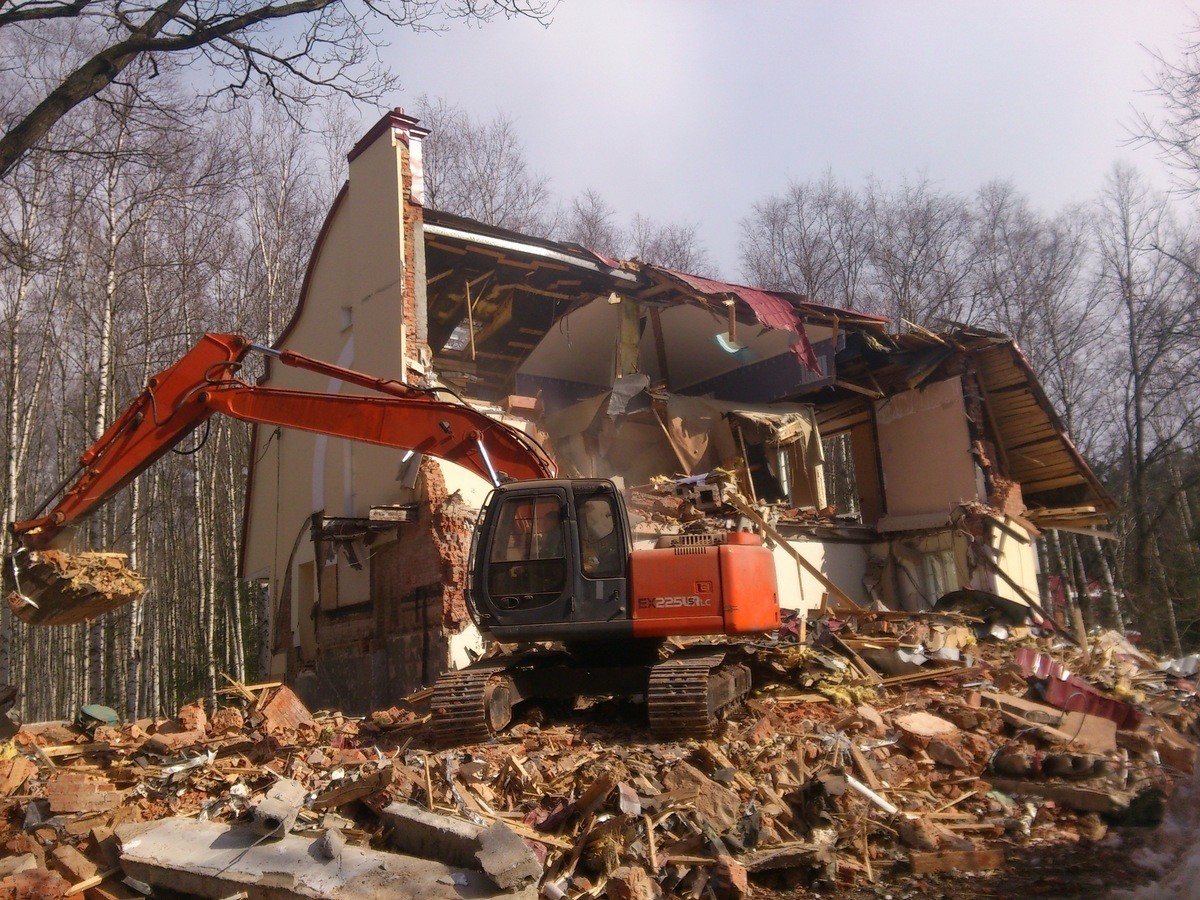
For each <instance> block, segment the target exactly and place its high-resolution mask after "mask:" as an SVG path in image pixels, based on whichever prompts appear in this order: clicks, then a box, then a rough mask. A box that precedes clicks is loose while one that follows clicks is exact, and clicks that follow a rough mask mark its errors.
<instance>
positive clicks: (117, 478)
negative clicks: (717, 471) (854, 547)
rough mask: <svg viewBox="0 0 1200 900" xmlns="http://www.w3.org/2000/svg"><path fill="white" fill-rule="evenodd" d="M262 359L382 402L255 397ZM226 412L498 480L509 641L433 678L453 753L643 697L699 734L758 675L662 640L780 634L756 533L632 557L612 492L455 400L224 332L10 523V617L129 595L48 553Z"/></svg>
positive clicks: (478, 610)
mask: <svg viewBox="0 0 1200 900" xmlns="http://www.w3.org/2000/svg"><path fill="white" fill-rule="evenodd" d="M252 352H261V353H265V354H268V355H269V356H271V357H274V358H275V359H276V360H278V361H279V362H280V363H282V364H284V365H288V366H293V367H296V368H300V369H305V370H308V371H311V372H315V373H318V374H320V375H324V376H327V377H330V378H335V379H338V380H340V381H342V382H345V383H347V384H351V385H355V386H357V387H361V388H366V389H368V390H371V391H374V392H375V393H376V394H379V395H382V396H375V395H353V394H342V393H327V392H316V391H294V390H285V389H280V388H272V387H265V386H259V385H253V384H250V383H248V382H246V381H245V380H243V379H242V378H240V377H239V372H240V370H241V367H242V364H243V361H244V359H245V358H246V356H247V355H248V354H250V353H252ZM443 395H446V396H450V397H451V399H449V400H446V399H440V397H441V396H443ZM216 413H221V414H224V415H228V416H232V417H234V418H237V419H242V420H244V421H247V422H253V423H259V424H268V425H277V426H282V427H289V428H296V429H301V430H304V431H311V432H316V433H319V434H325V435H331V436H336V437H344V438H348V439H352V440H358V441H364V442H367V443H372V444H379V445H383V446H387V447H394V448H396V449H397V450H406V451H407V450H412V451H414V452H417V453H422V454H426V455H430V456H433V457H436V458H439V459H443V460H448V461H451V462H454V463H457V464H459V465H461V466H464V467H466V468H468V469H470V470H472V471H474V472H475V473H476V474H478V475H480V476H481V477H483V478H485V479H487V480H488V481H489V482H490V483H491V484H492V485H493V491H492V493H491V494H490V495H489V497H488V499H487V502H486V503H485V505H484V507H483V509H482V511H481V512H480V515H479V520H478V523H477V525H476V528H475V532H474V536H473V540H472V547H471V554H470V567H469V576H468V588H467V600H468V608H469V609H470V611H471V615H472V618H473V619H474V621H475V623H476V625H477V626H478V627H479V629H480V630H481V631H482V632H483V633H484V634H485V635H487V636H490V637H492V638H493V639H495V640H496V641H499V642H502V643H504V644H506V645H510V644H511V645H515V646H514V649H513V650H512V652H510V653H505V654H500V655H494V656H489V657H487V658H485V659H483V660H480V661H479V662H477V663H475V664H473V665H471V666H469V667H467V668H465V669H460V670H457V671H451V672H448V673H446V674H445V675H443V676H442V677H441V679H439V681H438V682H437V684H436V685H435V687H434V693H433V698H432V708H433V712H434V716H433V723H434V729H435V732H436V733H437V734H438V735H439V736H440V738H441V739H442V740H443V741H444V742H446V743H455V742H465V741H472V740H482V739H486V738H487V737H489V736H490V735H492V734H495V733H496V732H498V731H500V730H501V729H503V728H504V727H505V726H506V725H507V724H508V723H509V721H510V720H511V717H512V712H513V707H514V705H515V704H517V703H519V702H520V701H522V700H528V699H563V700H568V699H571V698H575V697H579V696H642V697H644V698H645V700H646V704H647V707H648V710H649V716H650V724H651V727H652V729H653V730H654V732H655V733H656V734H658V735H660V736H663V737H680V736H707V735H709V734H711V733H712V732H713V730H714V728H715V727H716V723H717V717H718V715H719V713H720V712H721V710H722V709H724V708H725V707H727V706H729V705H730V704H732V703H734V702H735V701H737V700H738V699H740V698H741V697H743V696H744V695H745V694H746V693H747V692H748V691H749V688H750V676H749V671H748V669H747V668H746V666H744V665H743V664H741V663H739V662H737V661H736V660H735V659H734V658H733V654H732V652H731V648H730V647H728V646H724V645H721V644H711V643H707V644H696V645H693V646H690V647H685V648H683V649H677V650H675V652H674V653H671V654H667V653H665V652H664V651H663V650H662V646H663V644H664V642H665V640H666V639H667V638H669V637H677V636H702V635H710V636H728V635H744V634H756V633H762V632H766V631H770V630H772V629H774V628H777V627H778V626H779V621H780V612H779V597H778V588H777V586H776V581H775V568H774V563H773V558H772V554H771V552H770V551H769V550H768V549H767V548H765V547H763V546H762V542H761V539H760V538H759V537H758V536H757V535H753V534H748V533H740V532H731V533H725V532H714V533H709V534H693V535H676V536H672V537H667V538H663V539H660V540H659V542H658V545H657V546H656V547H653V548H649V549H634V548H633V544H632V540H631V535H630V527H629V517H628V514H627V512H626V509H625V504H624V501H623V499H622V496H621V493H620V492H619V491H618V490H617V488H616V486H615V485H614V484H613V482H611V481H609V480H606V479H560V478H555V475H556V468H555V465H554V462H553V460H552V459H551V458H550V456H549V455H548V454H547V453H546V451H545V450H544V449H543V448H542V447H541V446H539V445H538V444H537V442H536V441H534V440H533V439H532V438H530V437H529V436H528V435H526V434H524V433H523V432H521V431H519V430H517V429H515V428H512V427H510V426H509V425H506V424H505V423H503V422H500V421H497V420H495V419H492V418H491V417H489V416H487V415H485V414H483V413H481V412H479V411H478V410H475V409H474V408H472V407H471V406H469V405H467V404H466V403H465V402H463V401H462V400H461V399H460V398H458V397H457V396H456V395H454V394H453V393H452V392H451V391H449V390H448V389H445V388H437V387H434V388H418V387H414V386H412V385H408V384H404V383H401V382H399V381H395V380H390V379H382V378H376V377H373V376H370V375H366V374H363V373H361V372H356V371H353V370H350V369H346V368H342V367H340V366H336V365H332V364H330V363H326V362H322V361H320V360H315V359H311V358H309V357H306V356H302V355H301V354H298V353H294V352H292V351H289V350H276V349H273V348H268V347H261V346H257V345H255V344H252V343H250V342H249V341H248V340H246V339H245V338H243V337H240V336H237V335H228V334H207V335H205V336H204V338H203V339H202V340H201V341H200V342H199V343H198V344H197V345H196V347H194V348H193V349H192V350H191V351H190V352H188V353H187V354H186V355H185V356H184V357H183V358H181V359H180V360H179V362H177V363H176V364H175V365H173V366H172V367H171V368H169V369H167V370H165V371H163V372H161V373H159V374H158V375H156V376H154V377H153V378H151V379H150V381H149V383H148V385H147V387H146V389H145V390H144V391H143V392H142V393H141V394H139V395H138V396H137V397H136V398H135V399H134V400H133V402H132V403H131V404H130V405H129V407H128V408H127V409H126V410H125V411H124V412H123V413H122V414H121V415H120V417H118V418H117V420H116V421H115V422H114V423H113V424H112V425H111V426H110V427H109V429H108V430H107V431H106V432H105V433H104V435H103V436H102V437H101V438H100V439H99V440H98V441H96V443H95V444H94V445H92V446H91V447H90V448H89V449H88V450H87V451H86V452H85V453H84V454H83V456H82V457H80V460H79V467H78V468H77V469H76V471H75V472H73V473H72V474H71V475H70V476H69V477H68V478H67V480H66V481H64V482H63V484H61V485H60V486H59V487H58V488H57V489H56V490H55V492H54V494H52V495H51V497H49V498H48V499H47V500H46V502H45V503H43V504H42V506H41V508H40V509H39V510H38V511H37V512H36V513H35V515H34V517H33V518H30V519H28V520H26V521H22V522H15V523H13V524H12V525H11V528H12V530H13V532H14V533H15V534H16V536H17V537H18V539H19V543H20V546H19V548H18V549H17V551H16V552H15V553H14V554H13V557H12V559H11V561H10V562H11V565H12V567H13V573H14V577H15V579H16V584H17V590H16V591H15V592H14V593H13V594H12V595H10V597H9V603H10V606H11V607H12V610H13V613H14V615H16V616H17V617H18V618H21V619H22V620H24V621H27V622H30V623H41V624H65V623H70V622H78V621H83V620H84V619H87V618H91V617H93V616H95V615H98V614H99V613H101V612H104V611H106V610H108V609H111V608H114V607H115V606H117V605H120V604H121V603H122V602H127V601H128V600H130V599H133V597H132V596H131V595H129V594H112V593H108V592H106V591H104V590H103V589H97V588H95V587H94V586H93V587H91V588H89V589H88V590H87V591H85V592H83V593H72V591H74V590H77V586H76V585H71V584H67V583H65V580H64V579H62V577H61V576H60V575H58V574H56V573H58V572H60V571H61V570H60V569H54V568H51V567H47V566H45V565H42V566H38V565H37V557H38V554H39V553H49V552H54V551H52V550H51V549H50V548H52V546H53V545H54V544H55V543H56V542H61V541H62V538H63V533H64V531H65V530H66V529H68V528H70V527H71V526H72V525H74V524H75V523H77V522H78V521H79V520H80V519H81V518H83V517H84V516H86V515H87V514H88V513H90V512H92V511H93V510H95V509H96V508H97V507H99V506H100V505H101V504H103V503H105V502H106V501H107V500H109V499H110V498H111V497H112V496H113V495H114V494H115V493H116V492H117V491H119V490H120V489H121V488H122V487H124V486H125V485H126V484H128V483H129V482H130V481H131V480H133V479H134V478H135V477H137V475H138V474H139V473H141V472H142V471H144V470H145V469H146V468H148V467H149V466H150V465H152V464H153V463H154V461H155V460H157V459H159V458H160V457H161V456H163V455H164V454H165V453H167V452H168V451H169V450H171V449H172V448H173V447H175V446H176V445H177V444H178V443H180V442H181V441H182V440H183V439H184V438H185V437H186V436H187V435H189V434H191V433H192V432H193V431H195V430H196V429H197V428H198V427H200V426H201V425H202V424H203V423H204V422H205V421H206V420H207V419H208V418H209V417H211V416H212V415H214V414H216ZM64 491H65V493H63V492H64ZM60 493H62V496H61V499H59V500H58V502H57V503H55V504H54V505H53V507H51V503H52V502H53V501H54V498H55V497H56V496H58V495H59V494H60ZM548 642H549V643H550V644H551V646H547V643H548ZM535 645H536V646H535Z"/></svg>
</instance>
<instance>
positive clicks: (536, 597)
mask: <svg viewBox="0 0 1200 900" xmlns="http://www.w3.org/2000/svg"><path fill="white" fill-rule="evenodd" d="M629 551H630V545H629V519H628V514H627V513H626V511H625V504H624V502H623V500H622V499H621V494H620V492H619V491H618V490H617V488H616V485H614V484H613V483H612V482H611V481H607V480H602V479H572V480H565V479H542V480H535V481H524V482H518V483H513V484H506V485H501V486H500V487H498V488H496V489H495V490H494V491H493V492H492V493H491V495H490V496H489V497H488V500H487V502H486V504H485V505H484V508H483V510H482V511H481V512H480V514H479V520H478V522H477V524H476V528H475V536H474V540H473V544H472V550H471V566H472V569H471V573H470V578H469V584H470V590H469V603H470V607H471V610H472V612H473V614H474V616H475V622H476V624H477V625H478V626H479V628H480V629H481V630H483V631H486V632H489V633H490V634H491V635H492V636H493V637H494V638H496V639H497V640H501V641H509V642H517V641H526V640H528V641H545V640H571V641H581V640H584V641H586V640H602V639H605V638H614V637H621V636H625V635H628V634H629V633H630V627H631V626H630V607H629V577H628V568H629Z"/></svg>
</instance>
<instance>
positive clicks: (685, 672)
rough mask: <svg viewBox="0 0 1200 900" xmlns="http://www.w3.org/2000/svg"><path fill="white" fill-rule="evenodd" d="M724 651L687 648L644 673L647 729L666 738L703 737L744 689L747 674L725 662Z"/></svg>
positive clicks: (713, 730) (746, 690) (713, 729)
mask: <svg viewBox="0 0 1200 900" xmlns="http://www.w3.org/2000/svg"><path fill="white" fill-rule="evenodd" d="M729 655H730V654H729V651H728V650H725V649H718V650H714V649H712V648H707V647H706V648H693V649H691V650H683V651H680V652H679V653H676V654H675V655H674V656H672V657H671V658H669V659H665V660H663V661H662V662H660V663H657V664H655V665H654V666H653V667H651V670H650V681H649V685H648V687H647V690H646V706H647V707H648V709H649V713H650V730H651V732H653V733H654V736H655V737H659V738H664V739H667V740H679V739H682V738H699V739H704V738H709V737H712V736H713V735H714V734H715V733H716V731H717V727H718V715H719V714H720V713H721V711H722V710H724V709H726V708H727V707H729V706H731V705H732V704H734V703H736V702H737V701H738V700H740V699H742V697H744V696H746V694H747V693H749V691H750V670H749V669H747V668H746V667H745V666H743V665H741V664H739V663H733V662H730V661H728V660H727V657H728V656H729Z"/></svg>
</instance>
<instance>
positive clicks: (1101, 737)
mask: <svg viewBox="0 0 1200 900" xmlns="http://www.w3.org/2000/svg"><path fill="white" fill-rule="evenodd" d="M1056 727H1057V728H1058V730H1059V731H1063V732H1066V733H1067V734H1069V735H1071V743H1073V744H1078V745H1079V746H1081V747H1083V748H1084V749H1085V750H1088V751H1089V752H1091V753H1112V752H1113V751H1115V750H1116V749H1117V723H1116V722H1114V721H1113V720H1112V719H1106V718H1104V717H1103V716H1093V715H1091V714H1090V713H1085V712H1067V713H1063V716H1062V721H1061V722H1059V723H1058V725H1057V726H1056Z"/></svg>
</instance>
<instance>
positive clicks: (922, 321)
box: [867, 176, 976, 325]
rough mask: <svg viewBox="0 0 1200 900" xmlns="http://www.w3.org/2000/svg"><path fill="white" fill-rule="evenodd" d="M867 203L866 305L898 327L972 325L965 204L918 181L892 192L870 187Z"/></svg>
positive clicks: (970, 260) (968, 217) (970, 258)
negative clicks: (869, 233)
mask: <svg viewBox="0 0 1200 900" xmlns="http://www.w3.org/2000/svg"><path fill="white" fill-rule="evenodd" d="M867 204H868V209H869V210H870V214H871V218H872V234H873V240H872V242H871V278H870V282H869V285H868V290H869V294H870V297H871V301H870V303H869V304H868V305H869V306H870V307H872V308H873V309H874V310H875V311H877V312H881V313H883V314H884V315H887V316H891V317H892V318H893V319H895V320H897V322H898V323H899V321H901V320H902V321H907V322H913V323H916V324H919V325H928V324H938V323H944V322H947V321H949V322H970V321H971V320H972V319H973V318H974V315H975V312H976V310H975V304H974V300H975V297H974V296H973V294H972V291H971V274H972V267H973V265H974V259H973V252H972V250H973V248H972V247H971V242H970V233H971V214H970V210H969V208H968V206H967V204H966V202H965V201H964V200H962V199H961V198H960V197H957V196H955V195H953V194H943V193H939V192H937V191H935V190H934V187H933V185H932V183H931V182H930V181H929V179H928V178H926V177H924V176H921V177H919V178H917V179H916V180H911V181H910V180H907V179H906V180H905V181H903V182H902V183H901V184H900V186H899V187H898V188H896V189H894V190H885V189H883V188H882V187H881V186H880V185H878V184H875V183H872V184H871V186H870V188H869V191H868V196H867Z"/></svg>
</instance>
